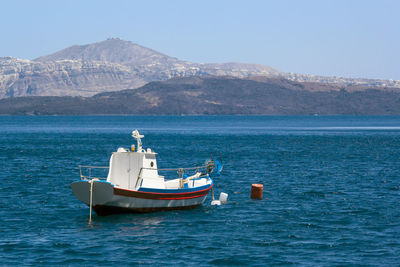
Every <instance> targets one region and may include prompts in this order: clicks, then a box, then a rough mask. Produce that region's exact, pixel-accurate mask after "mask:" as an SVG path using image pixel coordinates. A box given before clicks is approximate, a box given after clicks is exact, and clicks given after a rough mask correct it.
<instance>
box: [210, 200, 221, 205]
mask: <svg viewBox="0 0 400 267" xmlns="http://www.w3.org/2000/svg"><path fill="white" fill-rule="evenodd" d="M214 205H217V206H219V205H221V201H219V200H213V201H211V206H214Z"/></svg>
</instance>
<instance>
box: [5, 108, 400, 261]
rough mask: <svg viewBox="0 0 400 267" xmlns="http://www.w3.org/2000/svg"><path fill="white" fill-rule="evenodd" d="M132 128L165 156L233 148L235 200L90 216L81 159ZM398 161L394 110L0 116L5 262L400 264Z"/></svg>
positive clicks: (94, 161) (399, 133) (188, 158)
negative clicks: (259, 192) (81, 190)
mask: <svg viewBox="0 0 400 267" xmlns="http://www.w3.org/2000/svg"><path fill="white" fill-rule="evenodd" d="M134 129H139V130H140V131H141V133H143V134H144V135H145V138H144V139H143V143H144V146H145V147H151V148H152V149H153V150H155V151H156V152H158V165H159V167H160V168H165V167H181V166H192V165H198V164H202V163H203V162H204V161H205V160H206V159H208V158H209V157H210V156H211V155H212V156H213V157H222V160H223V163H224V170H223V173H222V175H221V176H220V177H216V179H215V192H216V195H217V196H218V195H219V193H220V192H226V193H228V194H229V199H228V204H226V205H222V206H211V205H210V196H209V198H207V200H206V202H205V203H204V205H203V206H202V207H200V208H197V209H193V210H187V211H172V212H157V213H148V214H124V215H113V216H106V217H98V216H96V215H95V216H94V218H93V220H94V223H93V225H88V214H89V209H88V207H87V206H85V205H84V204H82V203H80V202H79V201H78V200H77V199H76V198H75V197H74V196H73V194H72V192H71V190H70V187H69V185H70V184H71V183H72V182H74V181H76V180H78V179H79V170H78V165H100V166H106V165H108V161H109V157H110V155H111V153H112V152H113V151H115V150H116V149H117V148H118V147H120V146H123V147H129V146H130V144H131V143H134V140H133V139H132V138H131V137H130V132H131V131H132V130H134ZM399 159H400V117H396V116H392V117H368V116H365V117H357V116H337V117H335V116H332V117H329V116H328V117H324V116H297V117H296V116H293V117H290V116H287V117H285V116H275V117H274V116H254V117H247V116H177V117H174V116H165V117H151V116H149V117H146V116H82V117H68V116H66V117H62V116H61V117H51V116H50V117H46V116H43V117H8V116H3V117H0V162H1V166H2V167H1V172H0V218H1V219H0V265H50V266H56V265H85V266H87V265H90V266H92V265H99V266H110V265H123V266H124V265H151V266H154V265H155V266H160V265H162V266H176V265H183V266H198V265H200V266H202V265H221V266H231V265H236V266H243V265H246V266H247V265H251V266H266V265H314V266H315V265H316V266H321V265H323V266H338V265H339V266H343V265H363V266H364V265H372V266H374V265H379V266H382V265H386V266H395V265H399V264H400V257H399V255H400V209H399V200H400V195H399V193H400V177H399V168H400V164H399ZM252 183H262V184H263V185H264V198H263V199H262V200H258V201H255V200H251V199H250V187H251V184H252Z"/></svg>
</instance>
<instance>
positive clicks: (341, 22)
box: [0, 0, 400, 80]
mask: <svg viewBox="0 0 400 267" xmlns="http://www.w3.org/2000/svg"><path fill="white" fill-rule="evenodd" d="M0 10H1V16H0V34H1V40H0V56H12V57H16V58H24V59H34V58H36V57H39V56H42V55H46V54H50V53H54V52H56V51H58V50H61V49H63V48H66V47H68V46H71V45H75V44H80V45H83V44H89V43H94V42H100V41H103V40H105V39H107V38H110V37H118V38H121V39H124V40H128V41H132V42H133V43H137V44H140V45H142V46H145V47H148V48H151V49H154V50H156V51H159V52H161V53H164V54H167V55H169V56H173V57H176V58H179V59H182V60H188V61H192V62H198V63H200V62H203V63H223V62H243V63H256V64H263V65H268V66H271V67H273V68H276V69H278V70H280V71H283V72H294V73H302V74H312V75H323V76H338V77H359V78H374V79H375V78H376V79H395V80H400V1H397V0H392V1H389V0H379V1H378V0H376V1H369V0H364V1H357V0H346V1H342V0H335V1H333V0H318V1H311V0H301V1H300V0H298V1H295V0H293V1H289V0H279V1H278V0H276V1H268V0H264V1H257V0H243V1H235V0H229V1H226V0H211V1H210V0H201V1H194V0H193V1H189V0H181V1H177V0H164V1H162V0H160V1H155V0H141V1H135V0H131V1H122V0H113V1H102V0H97V1H90V0H86V1H83V0H79V1H76V0H68V1H67V0H64V1H62V0H59V1H55V0H53V1H42V0H35V1H21V0H10V1H8V0H2V1H1V2H0Z"/></svg>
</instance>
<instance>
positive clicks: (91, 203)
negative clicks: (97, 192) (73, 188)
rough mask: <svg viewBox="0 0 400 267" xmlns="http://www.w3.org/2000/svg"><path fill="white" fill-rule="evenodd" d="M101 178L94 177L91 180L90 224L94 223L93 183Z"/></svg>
mask: <svg viewBox="0 0 400 267" xmlns="http://www.w3.org/2000/svg"><path fill="white" fill-rule="evenodd" d="M98 180H99V179H96V178H95V179H92V180H90V181H89V183H90V204H89V224H92V206H93V184H94V182H95V181H98Z"/></svg>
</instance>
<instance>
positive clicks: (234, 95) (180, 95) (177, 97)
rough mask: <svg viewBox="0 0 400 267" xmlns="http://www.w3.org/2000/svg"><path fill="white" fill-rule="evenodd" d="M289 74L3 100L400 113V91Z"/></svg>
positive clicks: (75, 105) (63, 107) (25, 108)
mask: <svg viewBox="0 0 400 267" xmlns="http://www.w3.org/2000/svg"><path fill="white" fill-rule="evenodd" d="M301 86H304V85H302V84H297V83H295V82H292V81H287V80H284V79H269V80H268V81H264V82H257V81H252V80H248V79H238V78H232V77H190V78H176V79H171V80H168V81H163V82H151V83H148V84H146V85H145V86H143V87H141V88H138V89H136V90H123V91H119V92H108V93H101V94H98V95H95V96H93V97H88V98H84V97H22V98H11V99H2V100H0V114H18V115H22V114H46V115H52V114H58V115H85V114H86V115H87V114H141V115H151V114H152V115H182V114H185V115H194V114H251V115H256V114H267V115H299V114H363V115H371V114H375V115H388V114H400V93H399V92H396V91H383V90H380V88H375V89H370V88H366V89H364V90H362V91H354V92H349V91H347V90H345V89H343V88H342V89H341V90H340V91H337V90H332V91H325V92H321V91H317V92H312V91H309V90H307V88H306V86H305V90H299V88H301Z"/></svg>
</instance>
